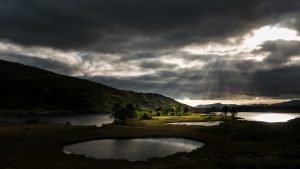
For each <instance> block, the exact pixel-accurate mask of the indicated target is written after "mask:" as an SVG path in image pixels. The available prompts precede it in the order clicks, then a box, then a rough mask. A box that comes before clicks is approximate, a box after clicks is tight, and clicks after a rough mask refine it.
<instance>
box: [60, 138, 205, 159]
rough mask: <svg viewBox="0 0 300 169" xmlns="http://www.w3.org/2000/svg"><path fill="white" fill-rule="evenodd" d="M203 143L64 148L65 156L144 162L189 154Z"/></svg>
mask: <svg viewBox="0 0 300 169" xmlns="http://www.w3.org/2000/svg"><path fill="white" fill-rule="evenodd" d="M203 146H204V143H202V142H199V141H195V140H190V139H184V138H136V139H101V140H93V141H86V142H81V143H76V144H71V145H66V146H64V149H63V152H64V153H66V154H76V155H84V156H86V157H92V158H95V159H125V160H129V161H146V160H147V159H149V158H153V157H165V156H168V155H172V154H175V153H179V152H191V151H193V150H196V149H198V148H201V147H203Z"/></svg>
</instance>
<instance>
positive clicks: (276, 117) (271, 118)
mask: <svg viewBox="0 0 300 169" xmlns="http://www.w3.org/2000/svg"><path fill="white" fill-rule="evenodd" d="M237 117H240V118H243V119H242V120H248V121H262V122H268V123H274V122H287V121H289V120H292V119H295V118H297V117H300V113H272V112H269V113H266V112H240V113H238V116H237Z"/></svg>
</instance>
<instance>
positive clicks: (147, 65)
mask: <svg viewBox="0 0 300 169" xmlns="http://www.w3.org/2000/svg"><path fill="white" fill-rule="evenodd" d="M140 67H141V68H144V69H174V68H176V67H177V65H175V64H168V63H163V62H161V61H145V62H142V63H141V64H140Z"/></svg>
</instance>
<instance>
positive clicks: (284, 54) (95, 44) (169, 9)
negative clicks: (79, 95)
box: [0, 0, 300, 105]
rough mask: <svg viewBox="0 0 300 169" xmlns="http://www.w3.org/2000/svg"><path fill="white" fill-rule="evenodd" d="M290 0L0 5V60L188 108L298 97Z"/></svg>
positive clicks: (299, 9) (297, 43) (299, 10)
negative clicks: (172, 101)
mask: <svg viewBox="0 0 300 169" xmlns="http://www.w3.org/2000/svg"><path fill="white" fill-rule="evenodd" d="M299 18H300V1H298V0H226V1H225V0H143V1H141V0H101V1H99V0H43V1H41V0H26V1H24V0H0V23H1V24H0V59H2V60H8V61H13V62H18V63H23V64H26V65H31V66H35V67H39V68H42V69H46V70H50V71H52V72H56V73H59V74H64V75H70V76H75V77H79V78H83V79H88V80H92V81H96V82H100V83H103V84H106V85H108V86H112V87H115V88H118V89H125V90H134V91H138V92H147V93H159V94H163V95H166V96H169V97H172V98H174V99H177V100H179V101H182V102H184V103H187V104H190V105H197V104H209V103H214V102H221V103H238V104H246V103H274V102H280V101H284V100H290V99H298V98H300V87H299V86H300V33H299V32H300V20H299Z"/></svg>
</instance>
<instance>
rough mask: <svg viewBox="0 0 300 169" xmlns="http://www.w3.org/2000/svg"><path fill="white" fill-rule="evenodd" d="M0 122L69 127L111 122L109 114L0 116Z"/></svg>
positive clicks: (99, 124) (100, 124)
mask: <svg viewBox="0 0 300 169" xmlns="http://www.w3.org/2000/svg"><path fill="white" fill-rule="evenodd" d="M0 121H8V122H15V123H24V122H28V121H39V122H48V123H66V122H69V123H70V124H71V125H82V126H92V125H96V126H98V127H100V126H102V124H108V123H112V122H113V118H111V117H110V115H109V114H49V115H22V116H0Z"/></svg>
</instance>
